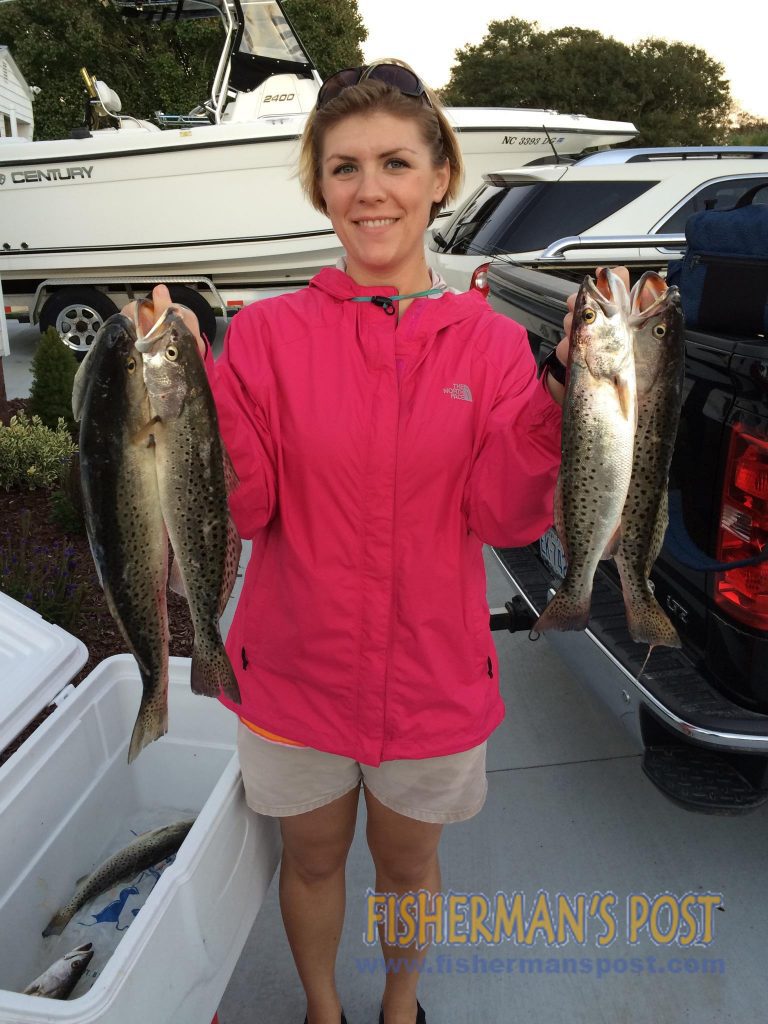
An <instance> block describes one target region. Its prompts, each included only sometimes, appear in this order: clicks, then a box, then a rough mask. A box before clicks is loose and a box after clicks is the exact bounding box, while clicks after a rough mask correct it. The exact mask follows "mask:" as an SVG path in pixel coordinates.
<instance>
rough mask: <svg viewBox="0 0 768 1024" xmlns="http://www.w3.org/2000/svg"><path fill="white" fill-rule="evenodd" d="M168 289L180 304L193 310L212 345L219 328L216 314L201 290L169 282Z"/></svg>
mask: <svg viewBox="0 0 768 1024" xmlns="http://www.w3.org/2000/svg"><path fill="white" fill-rule="evenodd" d="M168 291H169V292H170V293H171V299H172V300H173V301H174V302H178V303H179V305H181V306H186V307H187V308H188V309H191V310H192V312H193V313H194V314H195V316H196V317H197V321H198V323H199V324H200V330H201V332H202V333H203V334H204V335H205V336H206V338H207V339H208V341H209V343H210V344H211V345H212V344H213V342H214V341H215V339H216V331H217V330H218V325H217V323H216V316H215V315H214V312H213V310H212V309H211V307H210V306H209V305H208V303H207V302H206V301H205V299H204V298H203V296H202V295H201V294H200V292H198V291H195V289H194V288H188V287H187V286H186V285H185V284H169V285H168Z"/></svg>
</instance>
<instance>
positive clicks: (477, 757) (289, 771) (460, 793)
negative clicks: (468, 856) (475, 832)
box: [237, 722, 488, 824]
mask: <svg viewBox="0 0 768 1024" xmlns="http://www.w3.org/2000/svg"><path fill="white" fill-rule="evenodd" d="M486 746H487V743H481V744H480V745H479V746H477V747H473V748H472V749H471V750H465V751H462V753H460V754H448V755H446V756H445V757H425V758H420V759H414V760H411V759H409V760H402V761H382V763H381V764H380V765H379V767H378V768H372V767H371V766H370V765H367V764H360V763H359V762H358V761H354V760H352V758H351V757H341V756H340V755H338V754H326V753H324V752H323V751H322V750H314V749H313V748H312V747H289V746H285V745H283V744H280V743H271V742H270V741H269V740H265V739H263V738H262V737H261V736H259V735H257V734H256V733H255V732H252V730H250V729H248V728H247V727H246V726H244V725H243V723H242V722H238V725H237V752H238V755H239V757H240V769H241V771H242V773H243V783H244V785H245V800H246V803H247V804H248V806H249V807H250V808H251V810H253V811H256V812H257V813H258V814H268V815H271V816H272V817H276V818H281V817H288V816H289V815H293V814H303V813H304V812H305V811H313V810H315V808H317V807H322V806H323V805H324V804H329V803H331V801H333V800H338V798H339V797H340V796H344V794H345V793H349V792H350V790H353V789H357V787H358V786H359V785H360V783H361V782H362V783H364V784H365V786H366V787H367V788H368V789H369V790H370V792H371V793H372V794H373V795H374V796H375V797H376V799H377V800H379V801H380V802H381V803H383V804H384V805H385V806H386V807H389V808H390V809H391V810H393V811H397V813H398V814H404V815H405V816H406V817H408V818H415V819H416V820H417V821H429V822H434V823H436V824H445V823H447V822H451V821H464V820H466V819H467V818H471V817H472V816H473V815H474V814H477V812H478V811H479V810H480V809H481V807H482V806H483V804H484V803H485V796H486V793H487V791H488V780H487V779H486V777H485V750H486Z"/></svg>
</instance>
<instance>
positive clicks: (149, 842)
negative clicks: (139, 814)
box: [43, 818, 194, 938]
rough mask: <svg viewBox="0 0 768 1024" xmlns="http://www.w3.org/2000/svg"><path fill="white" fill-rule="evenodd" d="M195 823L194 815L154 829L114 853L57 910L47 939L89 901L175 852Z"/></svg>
mask: <svg viewBox="0 0 768 1024" xmlns="http://www.w3.org/2000/svg"><path fill="white" fill-rule="evenodd" d="M193 825H194V818H193V819H190V820H188V821H177V822H175V823H174V824H173V825H164V826H163V827H162V828H155V829H152V831H151V832H145V833H144V834H143V835H140V836H138V837H137V839H136V841H135V842H133V843H131V844H130V845H129V846H126V847H124V849H122V850H119V851H118V852H117V853H113V854H112V856H111V857H108V858H107V859H106V860H105V861H104V862H103V863H102V864H100V865H99V867H97V868H96V869H95V870H94V871H92V872H91V873H90V874H89V875H86V876H85V877H84V878H81V879H80V881H79V882H78V883H77V886H76V888H75V891H74V893H73V894H72V898H71V899H70V900H69V902H68V903H65V904H64V906H63V907H61V909H59V910H57V911H56V913H55V914H54V915H53V917H52V918H51V920H50V922H49V923H48V926H47V927H46V929H45V931H44V932H43V936H44V937H46V938H47V937H48V936H49V935H61V933H62V932H63V931H64V929H65V928H66V926H67V924H68V923H69V922H70V921H71V920H72V918H73V917H74V916H75V914H76V913H77V912H78V910H80V908H81V907H84V906H85V904H86V903H90V901H91V900H93V899H96V897H97V896H100V895H101V893H103V892H106V891H107V889H111V888H112V886H113V885H118V884H119V883H120V882H126V881H128V880H129V879H131V878H133V877H134V875H138V874H139V872H141V871H145V870H146V869H147V868H151V867H153V866H154V865H155V864H159V863H160V861H163V860H165V858H166V857H170V856H171V854H172V853H176V851H177V850H178V848H179V847H180V846H181V844H182V843H183V842H184V840H185V839H186V837H187V833H188V832H189V830H190V829H191V828H192V826H193Z"/></svg>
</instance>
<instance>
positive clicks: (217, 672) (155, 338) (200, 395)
mask: <svg viewBox="0 0 768 1024" xmlns="http://www.w3.org/2000/svg"><path fill="white" fill-rule="evenodd" d="M137 348H138V349H139V351H140V352H141V353H142V358H143V373H144V381H145V383H146V386H147V393H148V395H149V404H150V409H151V413H152V418H153V423H154V425H153V436H154V442H155V466H156V470H157V481H158V491H159V495H160V506H161V508H162V513H163V519H164V520H165V525H166V528H167V530H168V535H169V537H170V541H171V546H172V547H173V552H174V555H175V566H174V572H173V575H174V578H175V576H176V572H177V573H178V576H179V578H180V579H179V583H180V584H181V586H180V587H178V589H183V591H184V593H185V594H186V597H187V600H188V602H189V610H190V614H191V617H192V623H193V625H194V628H195V640H194V648H193V651H192V671H191V684H192V689H193V691H194V692H195V693H202V694H206V695H208V696H214V697H215V696H217V695H218V694H219V693H224V694H226V696H228V697H229V698H230V699H232V700H233V701H235V702H237V703H240V690H239V688H238V685H237V680H236V678H235V674H234V672H233V670H232V666H231V664H230V662H229V658H228V657H227V654H226V651H225V650H224V644H223V643H222V640H221V634H220V632H219V618H220V617H221V615H222V612H223V611H224V608H225V607H226V603H227V601H228V599H229V595H230V594H231V592H232V587H233V586H234V582H235V578H236V575H237V566H238V561H239V557H240V538H239V536H238V534H237V531H236V529H235V526H234V524H233V522H232V520H231V518H230V515H229V508H228V503H227V495H228V492H229V491H230V490H231V489H232V487H233V486H234V485H235V483H236V480H235V478H234V474H233V473H232V471H231V467H230V463H229V459H228V457H227V454H226V452H225V450H224V446H223V444H222V442H221V438H220V436H219V431H218V421H217V417H216V407H215V405H214V402H213V396H212V395H211V392H210V388H209V386H208V378H207V376H206V373H205V367H204V365H203V360H202V358H201V356H200V352H199V349H198V347H197V342H196V340H195V338H194V336H193V335H192V334H191V333H190V331H189V330H188V328H187V327H186V325H185V324H184V321H183V320H182V319H181V317H180V316H179V314H178V312H177V311H176V310H174V308H173V307H170V308H169V309H168V310H167V311H166V313H165V314H164V315H163V316H162V317H161V318H160V319H159V320H158V321H157V323H156V324H155V325H154V326H153V327H152V329H151V330H150V331H149V332H148V333H147V334H146V335H145V337H143V338H141V339H140V340H139V341H138V342H137Z"/></svg>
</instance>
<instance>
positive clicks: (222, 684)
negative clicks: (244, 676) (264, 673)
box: [190, 636, 241, 704]
mask: <svg viewBox="0 0 768 1024" xmlns="http://www.w3.org/2000/svg"><path fill="white" fill-rule="evenodd" d="M216 640H217V642H216V643H215V644H214V645H208V644H205V645H203V644H201V643H199V642H198V639H197V637H195V646H194V648H193V649H192V672H191V680H190V681H191V685H192V692H193V693H200V694H203V695H204V696H206V697H218V696H219V694H220V693H223V694H224V696H226V697H229V699H230V700H233V701H234V702H235V703H236V704H240V702H241V698H240V687H239V686H238V685H237V679H236V678H235V673H234V670H233V668H232V664H231V662H230V660H229V658H228V657H227V652H226V651H225V650H224V644H223V643H222V642H221V638H220V637H218V636H217V638H216Z"/></svg>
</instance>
